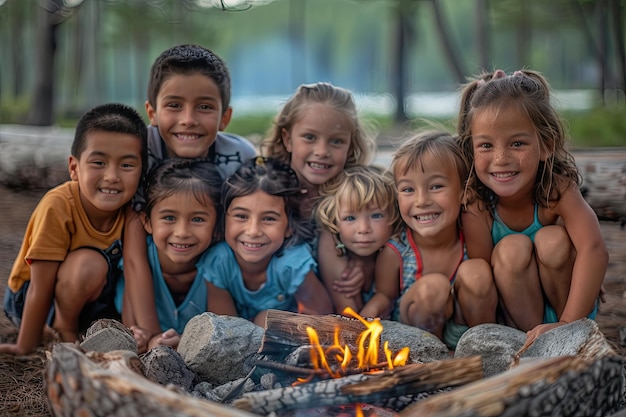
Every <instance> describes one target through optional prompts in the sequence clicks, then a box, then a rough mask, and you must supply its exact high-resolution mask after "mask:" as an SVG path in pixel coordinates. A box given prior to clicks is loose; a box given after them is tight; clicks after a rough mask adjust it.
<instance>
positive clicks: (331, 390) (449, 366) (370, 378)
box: [233, 356, 482, 414]
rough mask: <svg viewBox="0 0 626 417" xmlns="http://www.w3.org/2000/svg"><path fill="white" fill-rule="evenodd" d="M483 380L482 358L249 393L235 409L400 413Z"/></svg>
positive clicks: (457, 360) (265, 412) (260, 411)
mask: <svg viewBox="0 0 626 417" xmlns="http://www.w3.org/2000/svg"><path fill="white" fill-rule="evenodd" d="M480 378H482V361H481V360H480V357H478V356H476V357H471V358H463V359H447V360H443V361H439V362H433V363H427V364H411V365H406V366H403V367H398V368H395V369H393V370H387V371H384V372H382V373H378V374H374V375H370V374H360V375H352V376H348V377H344V378H336V379H327V380H324V381H319V382H315V383H309V384H305V385H296V386H292V387H286V388H278V389H273V390H267V391H256V392H248V393H245V394H243V395H242V397H241V398H239V399H237V400H235V401H234V402H233V405H234V406H235V407H238V408H241V409H243V410H246V411H250V412H253V413H257V414H269V413H270V412H273V411H281V412H284V411H289V410H297V409H305V408H314V407H320V406H338V405H346V404H354V403H368V404H373V405H376V406H381V407H387V408H392V409H394V410H400V409H402V408H404V407H406V406H407V405H408V404H411V403H412V402H414V401H416V400H417V399H420V398H423V397H426V396H428V393H432V392H435V391H441V390H443V389H445V388H448V387H453V386H458V385H462V384H466V383H469V382H473V381H476V380H477V379H480Z"/></svg>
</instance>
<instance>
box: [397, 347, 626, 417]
mask: <svg viewBox="0 0 626 417" xmlns="http://www.w3.org/2000/svg"><path fill="white" fill-rule="evenodd" d="M623 396H624V376H623V359H622V358H621V357H619V356H606V357H602V358H599V359H595V360H590V359H583V358H581V357H578V356H558V357H553V358H541V359H534V360H531V361H530V362H527V363H523V364H522V365H520V366H518V367H517V368H514V369H512V370H510V371H507V372H504V373H502V374H499V375H497V376H494V377H491V378H487V379H484V380H482V381H479V382H475V383H472V384H469V385H466V386H464V387H461V388H458V389H457V390H454V391H451V392H448V393H443V394H440V395H437V396H435V397H431V398H428V399H426V400H424V401H422V402H420V403H417V404H415V405H412V406H410V407H407V408H406V409H405V410H404V411H403V412H402V413H401V414H400V415H401V416H402V417H418V416H419V417H452V416H461V415H462V416H467V417H469V416H477V417H487V416H501V417H525V416H568V417H575V416H604V415H608V414H609V413H611V412H613V411H615V410H617V409H618V408H619V406H620V401H621V400H622V398H623Z"/></svg>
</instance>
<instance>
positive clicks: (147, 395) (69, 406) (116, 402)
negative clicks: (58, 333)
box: [47, 343, 252, 417]
mask: <svg viewBox="0 0 626 417" xmlns="http://www.w3.org/2000/svg"><path fill="white" fill-rule="evenodd" d="M89 355H90V356H91V357H92V358H93V359H90V358H88V357H87V355H86V354H85V353H83V351H82V350H81V349H80V348H79V347H78V346H76V345H73V344H69V343H60V344H57V345H55V347H54V349H53V351H52V355H51V360H50V365H49V367H48V373H47V394H48V399H49V400H50V406H51V409H52V411H53V413H54V415H55V416H57V417H61V416H69V415H76V416H78V415H81V416H82V415H84V416H87V415H88V416H102V417H109V416H114V415H124V416H145V415H149V416H152V417H170V416H174V415H175V416H179V417H200V416H216V417H252V415H251V414H249V413H247V412H244V411H242V410H238V409H235V408H232V407H226V406H224V405H220V404H217V403H213V402H210V401H203V400H199V399H196V398H194V397H191V396H190V395H187V394H186V393H184V392H182V391H179V390H174V389H168V388H166V387H164V386H162V385H159V384H155V383H153V382H151V381H150V380H148V379H147V378H145V377H144V376H143V375H142V374H141V368H142V366H141V361H140V360H139V358H138V357H137V355H136V354H135V353H133V352H130V351H113V352H109V353H96V352H90V354H89Z"/></svg>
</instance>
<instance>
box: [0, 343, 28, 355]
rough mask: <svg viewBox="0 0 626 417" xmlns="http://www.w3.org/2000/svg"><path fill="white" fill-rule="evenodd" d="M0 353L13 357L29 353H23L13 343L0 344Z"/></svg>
mask: <svg viewBox="0 0 626 417" xmlns="http://www.w3.org/2000/svg"><path fill="white" fill-rule="evenodd" d="M0 353H8V354H11V355H15V356H23V355H27V354H29V353H31V352H24V351H23V350H22V349H20V347H19V346H18V345H16V344H13V343H3V344H0Z"/></svg>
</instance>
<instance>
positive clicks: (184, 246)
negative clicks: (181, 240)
mask: <svg viewBox="0 0 626 417" xmlns="http://www.w3.org/2000/svg"><path fill="white" fill-rule="evenodd" d="M170 245H172V246H173V247H175V248H176V249H187V248H188V247H189V246H190V245H179V244H178V243H170Z"/></svg>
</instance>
